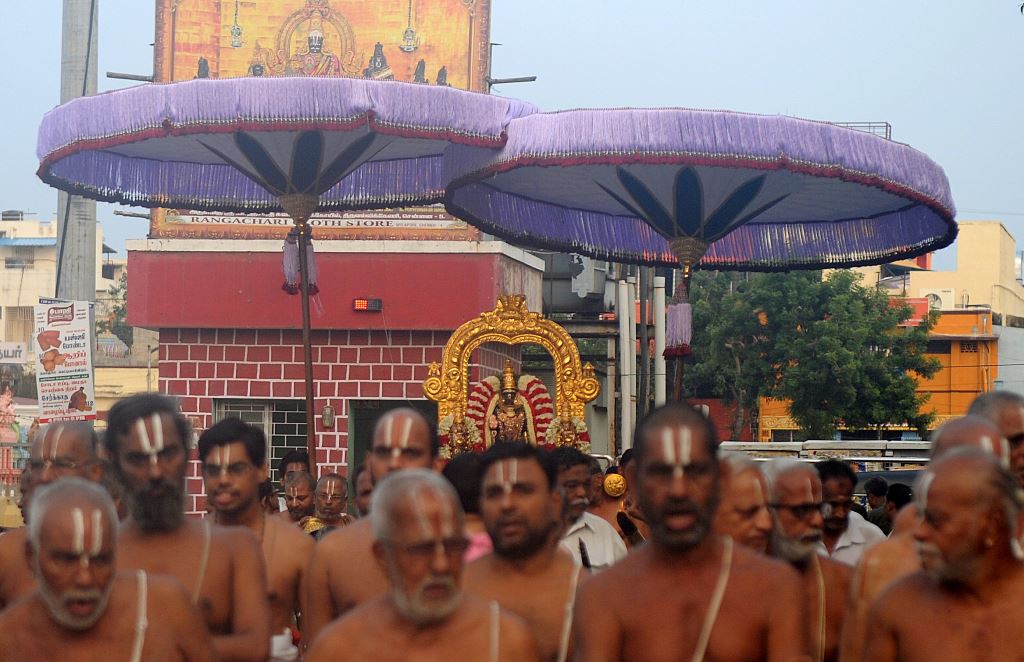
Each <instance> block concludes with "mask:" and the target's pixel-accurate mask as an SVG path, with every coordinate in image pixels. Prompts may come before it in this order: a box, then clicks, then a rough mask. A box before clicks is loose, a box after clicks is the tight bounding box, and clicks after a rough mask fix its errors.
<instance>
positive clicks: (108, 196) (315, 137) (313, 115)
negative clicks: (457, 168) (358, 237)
mask: <svg viewBox="0 0 1024 662" xmlns="http://www.w3.org/2000/svg"><path fill="white" fill-rule="evenodd" d="M533 110H534V109H533V107H532V106H529V105H528V104H524V103H521V102H518V101H515V100H509V99H505V98H501V97H495V96H489V95H483V94H474V93H469V92H463V91H461V90H456V89H452V88H439V87H436V86H425V85H416V84H410V83H398V82H393V81H386V82H381V81H365V80H359V79H349V78H329V79H314V78H269V79H260V78H235V79H226V80H195V81H188V82H185V83H174V84H166V85H142V86H138V87H134V88H129V89H126V90H119V91H116V92H110V93H106V94H101V95H97V96H93V97H84V98H81V99H76V100H74V101H71V102H69V103H67V104H64V105H62V106H60V107H58V108H56V109H54V110H52V111H51V112H50V113H48V114H47V115H46V117H44V119H43V123H42V126H41V127H40V132H39V144H38V148H37V152H38V155H39V158H40V167H39V176H40V177H41V178H42V179H43V180H44V181H46V182H47V183H49V184H51V185H53V186H56V187H57V188H61V189H63V190H67V191H70V192H72V193H77V194H80V195H85V196H87V197H90V198H94V199H98V200H104V201H109V202H121V203H125V204H131V205H138V206H144V207H180V208H189V209H196V210H203V211H234V212H268V211H281V207H280V205H279V204H278V201H277V197H278V196H279V195H284V194H290V193H313V194H316V195H319V196H320V199H321V204H320V208H322V209H360V208H379V207H387V206H399V205H407V204H421V203H433V202H438V201H440V199H441V197H442V195H443V193H444V186H445V184H446V180H445V179H444V176H443V165H444V164H443V161H442V159H441V157H442V155H443V153H444V151H445V149H446V148H447V147H448V146H449V145H450V144H451V143H458V144H461V145H466V146H473V147H474V148H490V149H493V148H496V147H500V146H501V145H502V144H504V142H505V139H506V136H505V129H506V127H507V125H508V122H509V121H510V120H511V119H512V118H514V117H517V116H520V115H522V114H524V113H529V112H533ZM471 152H472V150H471Z"/></svg>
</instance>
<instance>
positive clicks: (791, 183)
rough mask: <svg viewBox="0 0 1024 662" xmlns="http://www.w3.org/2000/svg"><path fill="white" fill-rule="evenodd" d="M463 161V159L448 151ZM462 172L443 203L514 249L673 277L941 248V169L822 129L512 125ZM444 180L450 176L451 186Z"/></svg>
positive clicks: (689, 113) (733, 118)
mask: <svg viewBox="0 0 1024 662" xmlns="http://www.w3.org/2000/svg"><path fill="white" fill-rule="evenodd" d="M462 151H465V150H462ZM477 158H478V161H477V162H476V163H475V164H474V165H472V166H468V174H465V173H466V172H467V170H466V168H467V166H466V165H465V163H466V160H465V159H462V160H461V162H460V163H458V164H457V165H453V166H452V167H451V168H450V170H449V174H450V175H451V176H452V177H453V178H454V180H455V181H454V182H453V183H452V184H450V185H449V188H448V194H447V199H446V206H447V207H448V209H449V211H450V212H451V213H453V214H454V215H456V216H459V217H461V218H464V219H466V220H468V221H470V222H472V223H474V224H475V225H477V226H479V227H481V228H482V229H484V230H485V231H487V232H490V233H493V234H496V235H498V236H501V237H503V238H505V239H508V240H510V241H513V242H515V243H519V244H523V245H527V246H532V247H535V248H547V249H555V250H562V251H571V252H576V253H582V254H585V255H590V256H593V257H597V258H601V259H610V260H615V261H621V262H631V263H638V264H659V265H665V266H676V265H678V263H679V262H678V258H677V256H675V255H674V254H673V253H672V251H671V250H670V246H669V241H670V240H672V239H675V238H680V237H695V238H697V239H700V240H701V241H704V242H706V243H708V244H709V247H708V250H707V252H706V253H705V255H704V257H703V260H702V261H701V262H700V266H701V267H704V268H713V269H742V270H784V269H790V268H818V267H841V266H852V265H864V264H873V263H880V262H885V261H890V260H893V259H899V258H902V257H907V256H910V255H918V254H921V253H923V252H926V251H928V250H935V249H938V248H941V247H943V246H946V245H948V244H950V243H951V242H952V241H953V239H954V238H955V237H956V224H955V223H954V221H953V217H954V214H955V212H954V209H953V203H952V198H951V196H950V192H949V185H948V182H947V180H946V177H945V174H944V173H943V172H942V169H941V168H940V167H939V166H938V165H936V164H935V163H934V162H933V161H931V160H930V159H929V158H928V157H927V156H925V155H924V154H922V153H920V152H918V151H916V150H914V149H912V148H910V147H908V146H906V145H903V144H900V143H896V142H893V141H889V140H885V139H882V138H879V137H877V136H873V135H870V134H866V133H863V132H859V131H855V130H852V129H846V128H842V127H838V126H835V125H831V124H827V123H822V122H810V121H806V120H797V119H794V118H789V117H771V116H759V115H749V114H742V113H728V112H719V111H693V110H682V109H660V110H634V109H622V110H587V111H566V112H561V113H543V114H536V115H532V116H527V117H523V118H521V119H517V120H514V121H512V122H511V123H510V126H509V141H508V143H507V144H506V146H505V147H504V148H502V149H501V150H499V151H497V152H494V153H493V154H491V155H478V157H477ZM458 168H463V170H462V173H458V172H457V170H458Z"/></svg>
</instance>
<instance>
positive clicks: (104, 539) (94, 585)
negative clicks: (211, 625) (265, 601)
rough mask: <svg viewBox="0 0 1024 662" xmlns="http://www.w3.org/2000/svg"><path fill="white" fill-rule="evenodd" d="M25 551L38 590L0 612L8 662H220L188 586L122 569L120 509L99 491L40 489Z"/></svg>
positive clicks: (2, 650)
mask: <svg viewBox="0 0 1024 662" xmlns="http://www.w3.org/2000/svg"><path fill="white" fill-rule="evenodd" d="M31 504H32V513H33V519H32V522H31V524H30V525H29V537H28V543H27V544H26V548H25V549H24V550H23V553H24V554H25V555H26V556H27V557H28V561H29V563H30V564H31V566H32V568H33V571H34V572H35V575H36V578H37V583H38V588H36V589H35V590H33V591H32V592H31V593H29V595H28V596H27V597H25V598H24V599H22V600H19V601H18V602H16V603H15V604H14V605H12V606H11V607H9V608H8V609H6V610H4V611H3V612H2V614H0V660H12V661H15V660H18V661H21V660H126V661H128V662H140V661H141V660H147V661H148V660H154V661H163V660H167V661H171V660H189V661H197V662H198V661H202V662H206V661H208V660H209V661H212V660H214V659H216V658H215V655H214V652H213V648H212V642H211V641H210V635H209V634H208V633H207V632H206V628H205V627H203V622H202V618H201V617H200V615H199V612H198V611H196V610H195V609H194V608H193V607H192V605H191V604H190V603H189V600H188V596H187V595H185V592H184V591H183V590H182V588H181V586H180V584H179V583H178V582H177V581H175V580H173V579H170V578H166V577H153V576H149V575H147V574H146V573H144V572H138V573H134V572H133V573H127V572H122V573H118V572H117V563H116V561H117V554H116V550H117V526H118V520H117V511H116V510H115V509H114V503H113V501H112V500H111V499H110V496H109V495H108V494H107V493H106V492H105V491H104V490H103V488H102V487H100V486H99V485H97V484H95V483H92V482H89V481H85V480H82V479H81V478H68V479H66V480H61V481H58V482H56V483H53V484H52V485H48V486H43V487H40V488H39V489H38V490H37V491H36V494H35V496H34V497H33V498H32V501H31Z"/></svg>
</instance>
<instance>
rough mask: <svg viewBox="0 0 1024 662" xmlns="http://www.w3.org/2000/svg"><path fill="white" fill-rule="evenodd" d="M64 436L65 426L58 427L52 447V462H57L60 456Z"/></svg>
mask: <svg viewBox="0 0 1024 662" xmlns="http://www.w3.org/2000/svg"><path fill="white" fill-rule="evenodd" d="M62 434H64V426H63V425H58V426H57V428H56V429H55V430H54V431H53V445H52V446H51V447H50V460H56V459H57V456H58V455H60V436H61V435H62Z"/></svg>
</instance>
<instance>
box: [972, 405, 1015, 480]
mask: <svg viewBox="0 0 1024 662" xmlns="http://www.w3.org/2000/svg"><path fill="white" fill-rule="evenodd" d="M967 413H968V415H971V416H980V417H981V418H984V419H986V420H988V421H989V422H991V423H993V424H994V425H995V426H996V427H998V428H999V432H1000V433H1001V435H1002V437H1003V438H1005V439H1006V442H1007V444H1008V445H1009V447H1010V470H1011V471H1012V472H1013V475H1014V477H1015V478H1016V479H1017V484H1018V485H1020V486H1021V487H1024V396H1022V395H1020V394H1019V393H1014V392H1013V391H990V392H989V393H982V394H981V395H979V396H978V397H977V398H975V399H974V402H972V403H971V407H970V409H968V410H967Z"/></svg>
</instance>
